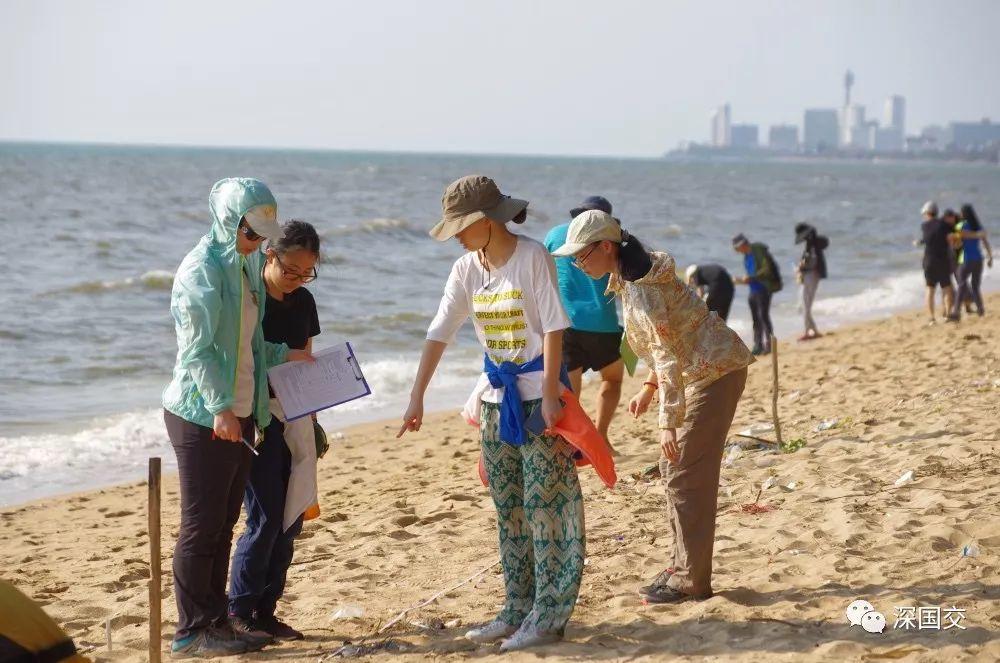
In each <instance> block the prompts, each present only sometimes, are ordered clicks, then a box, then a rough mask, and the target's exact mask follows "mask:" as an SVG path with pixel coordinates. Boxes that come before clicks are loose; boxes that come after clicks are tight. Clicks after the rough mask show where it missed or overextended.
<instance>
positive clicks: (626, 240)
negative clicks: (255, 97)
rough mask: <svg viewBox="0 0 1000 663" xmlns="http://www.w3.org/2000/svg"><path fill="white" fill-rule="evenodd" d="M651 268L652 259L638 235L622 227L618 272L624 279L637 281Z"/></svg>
mask: <svg viewBox="0 0 1000 663" xmlns="http://www.w3.org/2000/svg"><path fill="white" fill-rule="evenodd" d="M652 268H653V259H652V258H651V257H650V255H649V252H648V251H646V247H645V246H643V245H642V242H640V241H639V238H638V237H635V236H634V235H632V234H630V233H629V232H628V231H627V230H625V229H624V228H622V243H621V245H620V246H619V248H618V274H619V275H621V277H622V278H623V279H625V280H626V281H637V280H639V279H641V278H642V277H643V276H645V275H646V274H648V273H649V270H650V269H652Z"/></svg>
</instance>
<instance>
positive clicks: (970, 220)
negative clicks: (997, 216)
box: [962, 203, 983, 232]
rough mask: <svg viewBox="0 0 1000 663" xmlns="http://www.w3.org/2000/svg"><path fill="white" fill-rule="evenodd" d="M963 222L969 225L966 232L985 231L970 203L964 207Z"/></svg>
mask: <svg viewBox="0 0 1000 663" xmlns="http://www.w3.org/2000/svg"><path fill="white" fill-rule="evenodd" d="M962 220H963V221H965V222H966V223H967V224H968V227H966V228H964V230H971V231H973V232H979V231H980V230H982V229H983V224H981V223H979V217H978V216H976V210H974V209H972V205H970V204H969V203H966V204H964V205H962Z"/></svg>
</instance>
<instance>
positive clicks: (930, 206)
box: [920, 200, 938, 216]
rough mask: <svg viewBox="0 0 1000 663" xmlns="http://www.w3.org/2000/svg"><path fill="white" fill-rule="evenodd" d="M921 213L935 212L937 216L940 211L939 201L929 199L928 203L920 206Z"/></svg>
mask: <svg viewBox="0 0 1000 663" xmlns="http://www.w3.org/2000/svg"><path fill="white" fill-rule="evenodd" d="M920 213H921V214H933V215H934V216H937V213H938V206H937V203H936V202H934V201H933V200H928V201H927V202H926V203H924V206H923V207H921V208H920Z"/></svg>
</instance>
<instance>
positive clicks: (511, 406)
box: [483, 353, 572, 447]
mask: <svg viewBox="0 0 1000 663" xmlns="http://www.w3.org/2000/svg"><path fill="white" fill-rule="evenodd" d="M544 368H545V355H538V356H537V357H535V358H534V359H532V360H531V361H529V362H527V363H525V364H515V363H514V362H512V361H504V362H501V363H500V365H499V366H497V365H496V364H494V363H493V360H492V359H490V356H489V355H488V354H485V353H484V354H483V372H484V373H486V377H487V378H488V379H489V381H490V385H491V386H492V387H493V388H494V389H499V388H500V387H503V401H501V403H500V439H501V440H502V441H504V442H506V443H507V444H509V445H511V446H515V447H519V446H521V445H522V444H524V443H525V442H527V441H528V439H527V435H525V433H524V402H523V401H522V400H521V390H520V389H518V388H517V378H518V376H520V375H521V374H523V373H535V372H537V371H541V370H543V369H544ZM559 381H560V382H562V383H563V384H564V385H565V386H566V388H567V389H572V387H571V386H570V383H569V373H567V372H566V365H565V364H563V365H562V366H561V368H560V370H559Z"/></svg>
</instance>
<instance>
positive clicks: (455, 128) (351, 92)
mask: <svg viewBox="0 0 1000 663" xmlns="http://www.w3.org/2000/svg"><path fill="white" fill-rule="evenodd" d="M998 26H1000V0H982V1H964V0H957V1H956V0H951V1H949V2H944V1H943V0H939V1H933V2H924V1H905V2H904V1H889V0H866V1H849V0H836V1H833V2H826V1H823V2H820V1H811V0H787V1H784V2H759V1H754V0H737V1H733V2H730V1H725V2H720V1H718V0H716V1H713V2H707V1H704V0H696V1H693V2H686V1H685V2H671V1H656V0H648V1H646V2H634V1H627V0H605V1H602V2H590V1H581V0H576V1H568V0H565V1H564V0H559V1H547V0H527V1H522V0H505V1H499V0H477V1H473V0H468V1H458V0H451V1H436V0H421V1H419V2H418V1H413V0H409V1H403V0H400V1H398V2H388V1H383V0H351V1H344V2H341V1H338V0H329V1H327V2H294V1H291V0H288V1H285V2H252V1H243V2H226V1H220V0H198V1H197V2H193V1H188V0H171V1H169V2H162V1H160V2H148V1H146V0H130V1H127V2H125V1H104V2H101V1H97V0H93V1H89V2H88V1H80V0H77V1H74V0H66V1H62V2H58V1H48V0H14V1H11V0H0V90H2V92H0V94H2V102H0V140H46V141H60V140H67V141H99V142H126V143H133V142H141V143H171V144H173V143H180V144H201V145H246V146H288V147H306V148H338V149H373V150H429V151H466V152H516V153H542V154H615V155H649V156H652V155H657V154H660V153H662V152H663V151H664V150H665V149H668V148H672V147H675V146H676V145H677V143H678V141H681V140H685V139H693V140H698V141H705V140H707V138H708V125H709V114H710V112H711V109H712V108H713V107H715V106H717V105H719V104H721V103H724V102H726V101H729V102H730V103H731V104H732V107H733V121H734V122H752V123H759V124H761V125H762V127H761V135H762V137H765V136H766V131H767V126H769V125H771V124H776V123H781V122H791V123H795V124H799V125H801V122H802V110H803V109H804V108H806V107H834V106H838V105H839V104H840V103H841V99H842V96H843V88H842V80H843V74H844V71H845V70H846V69H847V68H848V67H850V68H852V69H853V71H854V73H855V77H856V82H855V86H854V98H855V99H856V100H857V101H858V102H860V103H863V104H865V105H867V106H868V113H869V116H871V115H872V113H875V115H876V116H877V117H878V118H879V119H881V117H882V106H883V103H884V100H885V98H886V96H888V95H890V94H902V95H903V96H905V97H906V101H907V131H908V132H911V133H912V132H914V131H915V130H918V129H919V128H920V127H923V126H925V125H927V124H931V123H946V122H948V121H949V120H956V119H960V120H978V119H980V118H982V117H987V116H988V117H991V118H992V119H993V120H994V121H1000V39H998V38H997V28H998Z"/></svg>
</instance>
